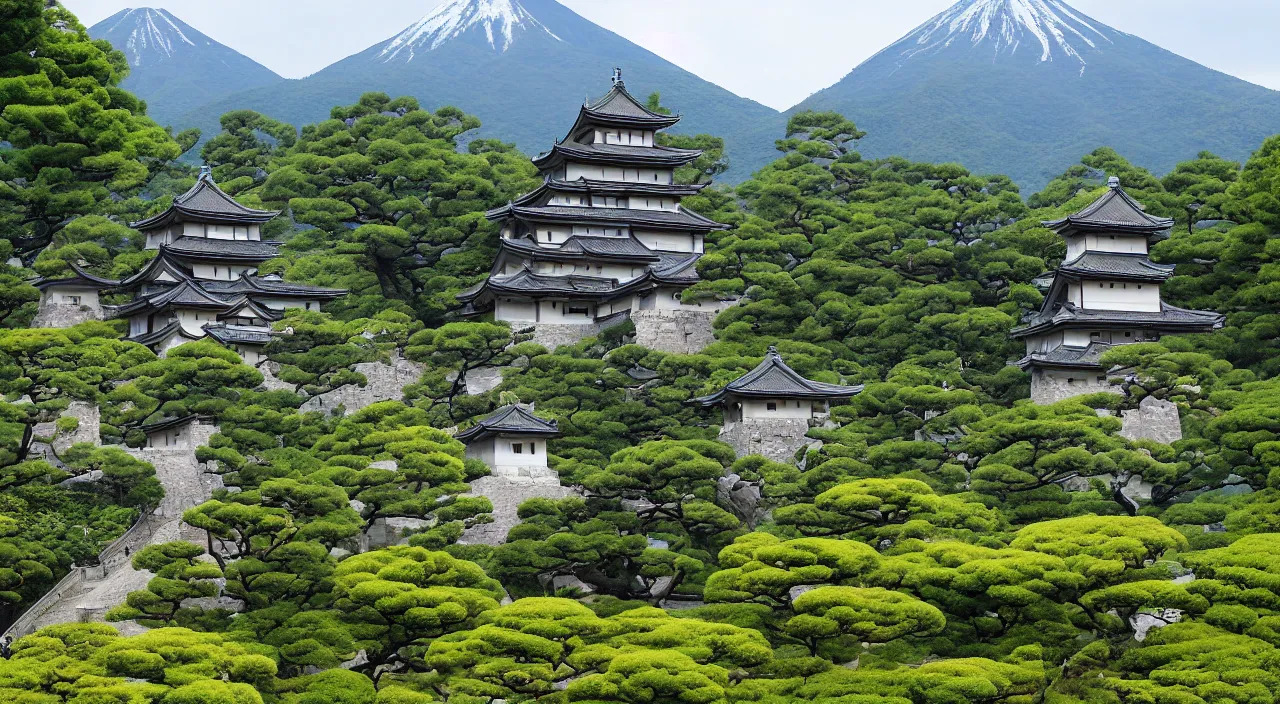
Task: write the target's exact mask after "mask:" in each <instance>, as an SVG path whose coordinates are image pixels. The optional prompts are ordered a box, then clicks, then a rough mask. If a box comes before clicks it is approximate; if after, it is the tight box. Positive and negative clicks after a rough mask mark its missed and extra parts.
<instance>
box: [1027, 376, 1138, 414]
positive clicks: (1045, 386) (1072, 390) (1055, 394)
mask: <svg viewBox="0 0 1280 704" xmlns="http://www.w3.org/2000/svg"><path fill="white" fill-rule="evenodd" d="M1101 374H1102V371H1101V370H1096V371H1095V370H1082V371H1080V372H1079V373H1078V374H1077V375H1076V376H1075V377H1073V378H1074V380H1075V381H1074V382H1073V383H1071V384H1068V383H1067V382H1066V379H1059V378H1055V377H1052V376H1049V375H1047V374H1045V373H1043V372H1041V371H1036V372H1035V373H1034V374H1032V376H1031V400H1032V401H1035V402H1036V403H1038V404H1040V405H1042V406H1049V405H1052V404H1055V403H1057V402H1059V401H1065V400H1067V399H1069V398H1075V397H1076V396H1084V395H1085V394H1096V393H1098V392H1108V393H1120V391H1119V389H1118V388H1117V387H1115V386H1114V385H1112V384H1110V383H1108V382H1105V381H1102V382H1099V381H1098V380H1097V377H1098V376H1099V375H1101Z"/></svg>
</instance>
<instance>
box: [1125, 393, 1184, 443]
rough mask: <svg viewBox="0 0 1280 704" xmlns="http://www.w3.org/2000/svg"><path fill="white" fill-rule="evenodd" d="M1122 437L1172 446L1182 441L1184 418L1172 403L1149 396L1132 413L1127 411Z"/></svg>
mask: <svg viewBox="0 0 1280 704" xmlns="http://www.w3.org/2000/svg"><path fill="white" fill-rule="evenodd" d="M1123 416H1124V427H1123V428H1121V429H1120V435H1121V436H1123V437H1125V438H1128V439H1129V440H1155V441H1156V442H1161V443H1164V444H1166V445H1171V444H1173V443H1175V442H1177V441H1179V440H1181V439H1182V417H1181V415H1179V413H1178V406H1177V404H1175V403H1172V402H1170V401H1162V400H1160V399H1157V398H1154V397H1152V396H1148V397H1146V398H1144V399H1142V403H1140V404H1138V407H1137V408H1135V409H1134V410H1131V411H1125V412H1124V413H1123Z"/></svg>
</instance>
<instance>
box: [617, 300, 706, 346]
mask: <svg viewBox="0 0 1280 704" xmlns="http://www.w3.org/2000/svg"><path fill="white" fill-rule="evenodd" d="M717 312H718V311H687V310H637V311H632V312H631V320H632V322H634V323H635V326H636V344H637V345H643V346H644V347H648V348H649V349H651V350H657V351H659V352H667V353H671V354H697V353H698V352H701V351H702V350H703V349H705V348H706V347H707V345H710V344H711V343H713V342H715V341H716V337H715V332H714V330H713V328H712V326H711V322H712V321H713V320H715V318H716V315H717Z"/></svg>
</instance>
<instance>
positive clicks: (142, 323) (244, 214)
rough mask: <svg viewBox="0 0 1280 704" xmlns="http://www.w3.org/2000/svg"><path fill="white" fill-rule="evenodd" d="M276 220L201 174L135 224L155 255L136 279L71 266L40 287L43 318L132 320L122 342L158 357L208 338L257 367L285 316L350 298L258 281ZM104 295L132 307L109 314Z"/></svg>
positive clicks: (272, 250)
mask: <svg viewBox="0 0 1280 704" xmlns="http://www.w3.org/2000/svg"><path fill="white" fill-rule="evenodd" d="M277 215H279V213H278V212H275V211H270V210H255V209H253V208H249V207H246V206H244V205H241V204H240V203H237V202H236V201H235V200H234V199H233V198H232V197H231V196H229V195H227V194H226V193H224V192H223V191H222V189H220V188H218V186H217V184H216V183H214V182H213V174H212V172H211V171H210V169H209V167H207V166H206V167H204V168H202V169H201V170H200V177H199V178H198V179H197V180H196V184H195V186H193V187H192V188H191V190H189V191H187V192H186V193H184V194H182V195H180V196H178V197H177V198H174V200H173V204H172V205H171V206H170V207H169V208H168V209H166V210H165V211H164V212H163V213H160V214H159V215H155V216H153V217H150V218H147V219H145V220H142V221H139V222H135V223H131V227H133V228H134V229H136V230H138V231H140V232H141V233H142V234H143V235H144V236H146V238H147V239H146V245H145V246H146V249H149V250H154V251H155V252H156V256H155V258H154V259H152V260H151V261H150V262H148V264H147V265H146V266H145V267H143V269H142V270H141V271H139V272H138V273H136V274H134V275H133V276H130V277H128V278H126V279H124V280H121V281H115V280H109V279H104V278H102V277H98V276H94V275H93V274H91V273H89V272H86V271H84V270H83V269H81V268H80V267H78V266H76V265H72V268H73V269H75V272H76V276H75V277H72V278H67V279H57V280H46V281H41V282H39V283H38V284H37V286H39V287H40V289H41V293H42V296H41V303H40V305H41V311H40V318H41V319H42V320H47V321H49V322H48V324H50V325H58V326H64V325H73V324H75V323H77V322H82V321H83V320H85V319H94V318H102V317H104V316H105V317H107V318H120V319H124V320H128V321H129V333H128V338H127V339H129V340H131V341H134V342H138V343H141V344H143V345H146V346H148V347H151V348H152V349H154V350H156V351H157V352H161V353H163V352H164V351H165V350H167V349H169V348H170V347H174V346H176V345H180V344H182V343H184V342H189V341H191V340H198V339H201V338H204V337H212V338H214V339H216V340H218V341H220V342H222V343H224V344H225V345H226V346H227V347H229V348H231V349H234V350H235V351H236V352H238V353H239V354H240V355H241V356H242V357H243V358H244V360H245V361H246V362H248V363H250V364H255V363H257V362H259V361H261V359H262V358H263V356H262V348H263V347H265V346H266V345H267V343H269V342H270V341H271V338H272V335H273V334H274V333H273V332H272V328H271V325H272V323H274V322H276V321H278V320H280V319H281V318H282V317H283V312H284V310H285V309H286V308H304V309H306V310H320V305H321V304H322V303H324V302H326V301H331V300H333V299H335V298H338V297H339V296H342V295H344V294H346V293H347V292H346V291H343V290H340V289H329V288H319V287H316V286H307V285H304V284H295V283H289V282H286V281H284V280H283V279H282V278H281V277H279V276H275V275H268V276H259V275H258V267H259V266H260V265H261V264H262V263H263V262H265V261H267V260H268V259H271V258H273V257H275V256H277V255H278V254H279V248H280V244H281V243H279V242H271V241H266V240H263V239H262V225H263V224H265V223H267V222H269V221H270V220H271V219H272V218H274V217H276V216H277ZM100 293H129V294H132V295H133V300H132V301H131V302H129V303H126V304H124V305H120V306H106V305H102V304H101V303H100V296H99V294H100ZM63 309H65V310H63Z"/></svg>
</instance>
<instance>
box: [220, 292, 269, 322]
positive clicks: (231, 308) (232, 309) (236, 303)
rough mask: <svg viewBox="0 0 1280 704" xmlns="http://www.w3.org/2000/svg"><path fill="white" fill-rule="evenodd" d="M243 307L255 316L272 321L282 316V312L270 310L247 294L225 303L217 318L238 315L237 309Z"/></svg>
mask: <svg viewBox="0 0 1280 704" xmlns="http://www.w3.org/2000/svg"><path fill="white" fill-rule="evenodd" d="M243 308H247V309H249V312H250V313H252V314H253V317H255V318H262V319H263V320H270V321H272V322H274V321H277V320H280V319H281V318H283V317H284V313H281V312H280V311H276V310H272V309H270V308H268V307H266V306H264V305H262V304H261V303H258V302H257V301H255V300H253V299H252V298H249V297H248V296H243V295H242V296H240V297H239V298H237V299H235V300H233V301H231V302H230V303H228V304H227V309H226V310H224V311H222V312H221V313H219V314H218V318H219V319H222V318H235V317H239V311H240V310H241V309H243Z"/></svg>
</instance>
